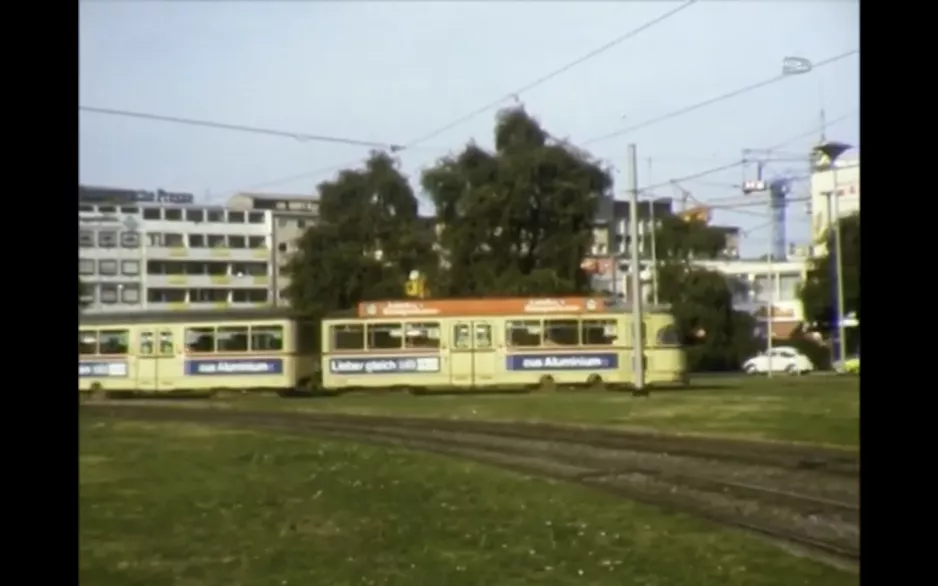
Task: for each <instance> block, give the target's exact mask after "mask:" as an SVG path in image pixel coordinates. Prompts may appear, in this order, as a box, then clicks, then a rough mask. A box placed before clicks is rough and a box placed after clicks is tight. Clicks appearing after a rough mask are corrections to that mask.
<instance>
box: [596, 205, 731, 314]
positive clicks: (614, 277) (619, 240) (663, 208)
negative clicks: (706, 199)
mask: <svg viewBox="0 0 938 586" xmlns="http://www.w3.org/2000/svg"><path fill="white" fill-rule="evenodd" d="M701 210H702V211H701V212H700V213H698V214H680V217H681V218H682V219H683V220H685V221H692V220H694V221H703V222H706V223H709V221H710V214H709V210H707V209H705V208H701ZM674 215H675V214H674V212H673V210H672V200H671V198H658V199H654V200H643V201H639V202H638V231H637V233H636V234H635V235H633V234H630V228H631V223H630V217H631V206H630V204H629V202H627V201H619V200H612V199H605V200H603V202H602V203H601V205H600V211H599V213H598V214H597V219H596V222H595V223H594V226H593V247H592V250H591V251H590V252H591V255H590V257H588V258H587V259H585V260H584V261H583V268H584V269H586V270H587V271H589V272H590V273H591V274H592V275H593V277H592V279H593V288H594V290H596V291H605V292H608V293H610V294H612V295H615V296H619V297H622V298H624V299H628V298H629V296H630V294H631V290H630V288H629V285H628V277H629V275H630V270H629V265H630V262H631V251H632V242H633V240H634V242H635V244H636V246H638V255H639V259H640V265H641V267H640V271H641V273H640V274H641V276H642V281H643V285H642V290H643V291H644V292H645V296H646V297H647V292H648V291H650V287H651V277H650V275H651V273H650V268H651V266H652V264H653V263H652V260H653V255H652V249H651V240H652V239H651V235H652V233H653V231H654V229H655V228H656V227H657V228H660V227H661V219H662V218H664V217H673V216H674ZM712 228H714V229H716V230H719V231H720V232H722V233H723V235H724V239H725V246H724V249H723V251H722V253H721V257H722V258H726V259H734V258H738V256H739V228H735V227H727V226H712Z"/></svg>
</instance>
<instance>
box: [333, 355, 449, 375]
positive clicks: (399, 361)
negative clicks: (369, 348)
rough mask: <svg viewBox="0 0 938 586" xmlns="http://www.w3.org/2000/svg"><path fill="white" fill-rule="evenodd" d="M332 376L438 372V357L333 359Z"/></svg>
mask: <svg viewBox="0 0 938 586" xmlns="http://www.w3.org/2000/svg"><path fill="white" fill-rule="evenodd" d="M329 372H331V373H332V374H396V373H411V372H440V357H439V356H420V357H414V356H407V357H403V356H387V357H381V358H357V357H356V358H333V359H331V360H329Z"/></svg>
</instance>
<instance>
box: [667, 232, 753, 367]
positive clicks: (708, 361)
mask: <svg viewBox="0 0 938 586" xmlns="http://www.w3.org/2000/svg"><path fill="white" fill-rule="evenodd" d="M655 244H656V249H657V253H658V258H659V259H660V260H659V265H658V274H659V278H658V283H659V290H658V294H659V299H660V300H661V301H663V302H665V303H669V304H670V305H671V307H672V311H673V312H674V315H675V318H676V319H677V322H678V326H679V328H680V329H681V332H682V334H683V337H684V343H685V344H686V345H687V347H688V360H689V363H690V367H691V368H692V369H694V370H726V369H730V370H732V369H736V368H738V367H739V364H740V362H741V361H742V360H743V359H745V358H746V357H747V356H748V355H749V354H750V353H751V352H752V351H753V350H754V348H755V347H754V344H753V330H754V325H755V324H754V321H753V319H752V317H751V316H747V315H746V314H745V313H743V312H738V311H736V310H734V309H733V296H734V293H735V292H736V289H737V288H739V287H740V284H739V283H738V282H736V281H734V280H732V279H729V278H727V277H726V275H723V274H721V273H719V272H716V271H711V270H708V269H704V268H702V267H700V266H696V265H695V264H694V261H696V260H709V259H715V258H717V257H718V256H719V254H720V252H721V251H722V250H723V248H724V246H725V235H724V234H723V233H722V232H721V231H720V230H717V229H715V228H712V227H710V226H708V225H707V224H706V223H704V222H702V221H699V220H689V221H685V220H683V219H681V218H679V217H677V216H665V217H664V218H662V221H661V226H660V227H659V228H658V229H657V230H656V232H655Z"/></svg>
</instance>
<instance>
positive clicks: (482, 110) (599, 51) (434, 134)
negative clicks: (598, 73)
mask: <svg viewBox="0 0 938 586" xmlns="http://www.w3.org/2000/svg"><path fill="white" fill-rule="evenodd" d="M696 2H697V0H688V1H687V2H684V3H683V4H681V5H680V6H678V7H677V8H674V9H672V10H669V11H668V12H665V13H664V14H662V15H661V16H658V17H657V18H653V19H652V20H650V21H648V22H646V23H645V24H643V25H641V26H640V27H638V28H635V29H632V30H630V31H629V32H627V33H625V34H623V35H620V36H618V37H616V38H615V39H612V40H611V41H609V42H608V43H606V44H604V45H602V46H600V47H597V48H596V49H593V50H592V51H590V52H589V53H587V54H585V55H583V56H582V57H579V58H577V59H574V60H573V61H571V62H569V63H567V64H566V65H564V66H563V67H560V68H559V69H555V70H554V71H551V72H550V73H548V74H546V75H543V76H541V77H539V78H538V79H536V80H534V81H532V82H530V83H528V84H527V85H523V86H521V87H520V88H518V89H516V90H515V91H513V92H510V93H508V94H506V95H504V96H502V97H500V98H498V99H497V100H494V101H492V102H489V103H487V104H485V105H484V106H481V107H479V108H476V109H475V110H473V111H472V112H469V113H468V114H465V115H463V116H460V117H459V118H457V119H456V120H454V121H452V122H450V123H449V124H446V125H445V126H441V127H440V128H437V129H436V130H433V131H431V132H428V133H427V134H425V135H423V136H421V137H419V138H416V139H414V140H412V141H410V142H408V143H407V144H406V145H405V147H410V146H413V145H415V144H419V143H421V142H424V141H426V140H429V139H431V138H435V137H437V136H439V135H440V134H443V133H444V132H446V131H447V130H450V129H452V128H455V127H456V126H459V125H460V124H463V123H464V122H468V121H469V120H471V119H472V118H475V117H476V116H478V115H479V114H483V113H485V112H488V111H489V110H491V109H492V108H496V107H498V106H499V105H500V104H502V103H503V102H505V101H506V100H512V99H514V100H517V99H518V96H520V95H521V94H522V93H524V92H526V91H529V90H532V89H534V88H536V87H538V86H539V85H542V84H544V83H547V82H548V81H550V80H552V79H554V78H555V77H557V76H558V75H561V74H563V73H566V72H567V71H569V70H571V69H573V68H574V67H576V66H578V65H582V64H583V63H585V62H587V61H589V60H590V59H592V58H593V57H596V56H597V55H600V54H602V53H605V52H606V51H608V50H609V49H612V48H613V47H615V46H617V45H619V44H621V43H623V42H625V41H627V40H629V39H631V38H632V37H635V36H637V35H639V34H640V33H642V32H644V31H646V30H648V29H650V28H652V27H654V26H655V25H658V24H661V23H662V22H664V21H665V20H667V19H669V18H671V17H672V16H674V15H675V14H677V13H679V12H681V11H682V10H685V9H687V8H690V7H691V6H692V5H693V4H695V3H696Z"/></svg>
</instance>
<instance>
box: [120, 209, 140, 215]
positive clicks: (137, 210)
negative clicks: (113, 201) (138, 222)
mask: <svg viewBox="0 0 938 586" xmlns="http://www.w3.org/2000/svg"><path fill="white" fill-rule="evenodd" d="M121 213H122V214H139V213H140V208H129V207H122V208H121Z"/></svg>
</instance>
